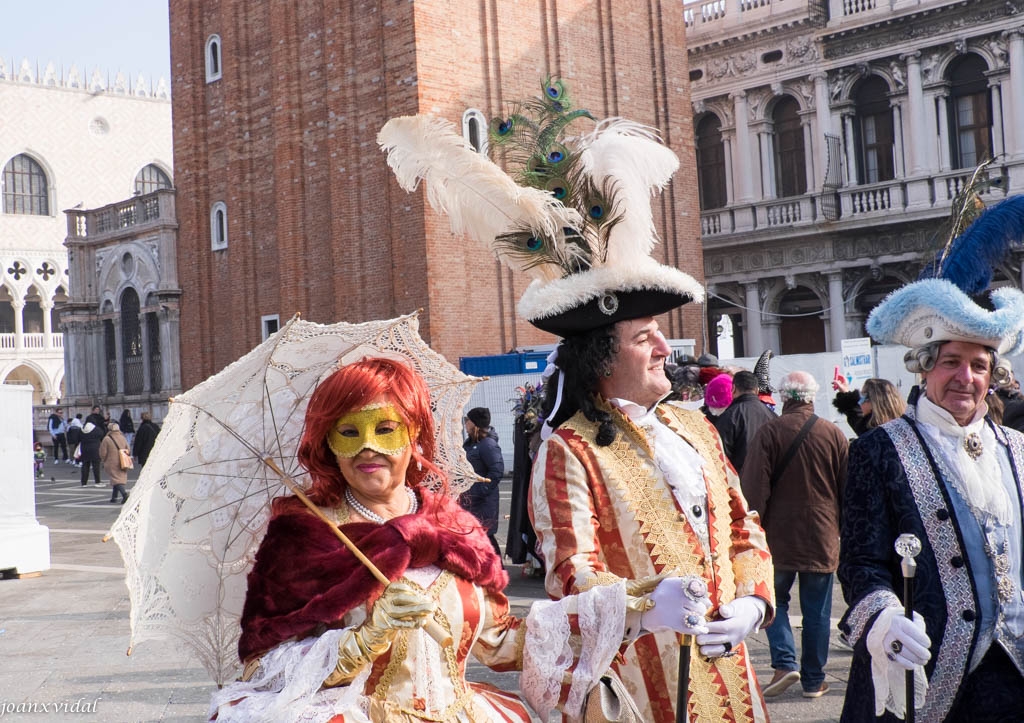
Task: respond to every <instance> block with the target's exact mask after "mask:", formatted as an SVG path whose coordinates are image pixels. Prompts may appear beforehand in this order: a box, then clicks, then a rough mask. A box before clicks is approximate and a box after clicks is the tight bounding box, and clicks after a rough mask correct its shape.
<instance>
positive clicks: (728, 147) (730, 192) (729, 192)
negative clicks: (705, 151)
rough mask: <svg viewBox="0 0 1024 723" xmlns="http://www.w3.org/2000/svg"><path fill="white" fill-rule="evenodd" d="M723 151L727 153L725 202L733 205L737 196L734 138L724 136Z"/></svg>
mask: <svg viewBox="0 0 1024 723" xmlns="http://www.w3.org/2000/svg"><path fill="white" fill-rule="evenodd" d="M722 152H723V153H724V154H725V203H726V205H727V206H731V205H732V204H733V201H734V200H735V198H736V192H735V189H733V187H732V183H733V178H734V176H733V175H732V139H731V138H729V137H728V136H723V137H722Z"/></svg>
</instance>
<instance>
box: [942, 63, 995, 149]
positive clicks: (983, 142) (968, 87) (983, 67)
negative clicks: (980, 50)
mask: <svg viewBox="0 0 1024 723" xmlns="http://www.w3.org/2000/svg"><path fill="white" fill-rule="evenodd" d="M987 70H988V63H986V62H985V59H984V58H982V57H981V56H980V55H978V54H977V53H967V54H965V55H964V56H963V57H960V58H957V59H956V60H955V61H954V62H952V63H950V65H949V69H948V70H947V74H946V78H947V79H948V80H949V103H947V104H946V105H947V109H948V113H949V148H950V160H951V161H952V165H953V167H954V168H974V167H975V166H977V165H978V164H979V163H981V162H982V161H984V160H986V159H988V158H991V157H992V92H991V91H990V90H989V87H988V78H986V77H985V72H986V71H987Z"/></svg>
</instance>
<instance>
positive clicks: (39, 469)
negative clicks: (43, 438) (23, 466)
mask: <svg viewBox="0 0 1024 723" xmlns="http://www.w3.org/2000/svg"><path fill="white" fill-rule="evenodd" d="M33 449H34V451H33V453H32V457H33V458H34V459H35V470H36V477H42V476H43V465H44V464H45V463H46V451H45V450H44V449H43V443H42V442H36V445H35V447H34V448H33Z"/></svg>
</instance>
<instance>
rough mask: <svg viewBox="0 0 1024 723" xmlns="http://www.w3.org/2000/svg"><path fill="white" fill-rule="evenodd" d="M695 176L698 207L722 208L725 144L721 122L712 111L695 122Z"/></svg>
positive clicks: (725, 198)
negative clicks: (696, 179) (698, 196)
mask: <svg viewBox="0 0 1024 723" xmlns="http://www.w3.org/2000/svg"><path fill="white" fill-rule="evenodd" d="M696 145H697V178H698V184H697V185H698V189H699V194H700V208H701V210H702V211H706V210H708V209H712V208H723V207H724V206H725V205H726V204H727V203H728V198H727V194H726V188H725V145H724V144H723V143H722V122H721V121H720V120H718V116H716V115H715V114H714V113H708V114H706V115H705V116H704V117H703V118H702V119H701V120H700V122H698V123H697V144H696Z"/></svg>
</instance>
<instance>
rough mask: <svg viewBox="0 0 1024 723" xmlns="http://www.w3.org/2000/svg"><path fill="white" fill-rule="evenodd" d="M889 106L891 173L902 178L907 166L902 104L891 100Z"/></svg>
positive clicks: (905, 173)
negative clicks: (890, 115) (890, 116)
mask: <svg viewBox="0 0 1024 723" xmlns="http://www.w3.org/2000/svg"><path fill="white" fill-rule="evenodd" d="M889 107H890V108H892V130H893V134H892V144H893V145H892V152H893V174H894V175H895V176H896V178H904V177H905V176H906V175H907V166H906V160H905V156H904V153H905V152H906V151H905V149H904V146H903V104H902V103H900V102H899V101H897V100H893V101H891V102H890V104H889Z"/></svg>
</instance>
